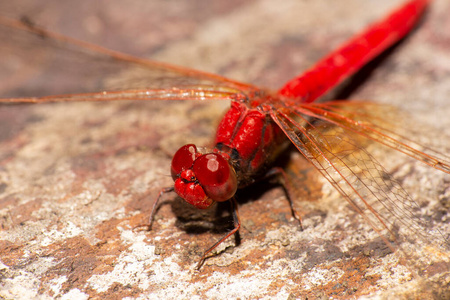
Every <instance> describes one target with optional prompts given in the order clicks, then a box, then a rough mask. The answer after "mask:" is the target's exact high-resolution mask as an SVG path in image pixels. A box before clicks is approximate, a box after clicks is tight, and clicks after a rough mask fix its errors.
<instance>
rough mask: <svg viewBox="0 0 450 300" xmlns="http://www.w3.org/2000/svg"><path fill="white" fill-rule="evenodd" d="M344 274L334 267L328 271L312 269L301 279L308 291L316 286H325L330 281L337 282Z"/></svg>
mask: <svg viewBox="0 0 450 300" xmlns="http://www.w3.org/2000/svg"><path fill="white" fill-rule="evenodd" d="M344 274H345V272H344V271H343V270H341V269H339V268H336V267H333V268H331V269H329V270H327V269H321V268H314V269H312V270H310V271H309V272H308V276H305V277H304V278H303V280H302V284H303V287H304V288H305V289H307V290H309V289H312V288H315V287H317V286H322V285H326V284H328V283H330V282H332V281H337V280H339V278H340V277H342V276H343V275H344Z"/></svg>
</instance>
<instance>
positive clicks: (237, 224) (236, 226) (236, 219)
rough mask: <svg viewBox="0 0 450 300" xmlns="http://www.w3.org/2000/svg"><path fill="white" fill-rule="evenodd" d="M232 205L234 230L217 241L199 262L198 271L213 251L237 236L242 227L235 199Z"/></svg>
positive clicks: (231, 201) (231, 200) (232, 199)
mask: <svg viewBox="0 0 450 300" xmlns="http://www.w3.org/2000/svg"><path fill="white" fill-rule="evenodd" d="M230 203H231V213H232V215H233V225H234V228H233V229H232V230H231V231H230V232H228V233H227V234H226V235H225V236H224V237H222V238H221V239H220V240H219V241H217V242H216V243H215V244H214V245H212V246H211V247H209V248H208V250H206V251H205V252H204V253H203V255H202V257H201V259H200V261H199V262H198V264H197V266H196V267H195V268H196V269H197V270H199V269H200V268H201V267H202V265H203V263H204V262H205V259H206V256H207V255H208V254H209V253H210V252H211V251H212V250H214V249H215V248H216V247H217V246H219V245H220V244H221V243H222V242H223V241H225V240H226V239H227V238H229V237H230V236H232V235H233V234H235V233H236V232H237V231H238V230H239V228H240V227H241V221H240V220H239V212H238V208H237V202H236V199H235V198H234V197H233V198H231V199H230Z"/></svg>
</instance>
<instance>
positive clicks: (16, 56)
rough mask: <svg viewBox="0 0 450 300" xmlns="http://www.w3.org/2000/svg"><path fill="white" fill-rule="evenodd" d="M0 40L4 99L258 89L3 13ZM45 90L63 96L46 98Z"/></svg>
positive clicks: (224, 93) (204, 94) (188, 95)
mask: <svg viewBox="0 0 450 300" xmlns="http://www.w3.org/2000/svg"><path fill="white" fill-rule="evenodd" d="M0 39H1V41H2V43H1V44H0V55H2V60H1V64H2V68H4V70H7V72H4V73H6V74H7V75H6V76H5V77H4V78H1V83H0V92H1V93H2V97H3V98H11V97H19V98H21V99H17V100H15V101H16V102H18V101H20V102H48V101H80V100H82V101H88V100H89V101H99V100H116V99H138V100H155V99H158V100H161V99H167V100H171V99H198V100H205V99H230V98H239V96H233V97H231V95H241V96H242V95H244V94H247V93H250V92H251V91H256V90H257V88H256V87H254V86H251V85H248V84H244V83H240V82H237V81H233V80H230V79H227V78H225V77H221V76H219V75H214V74H209V73H206V72H201V71H196V70H191V69H188V68H183V67H176V66H172V65H169V64H164V63H159V62H154V61H150V60H146V59H140V58H136V57H133V56H130V55H126V54H123V53H120V52H116V51H112V50H108V49H105V48H102V47H99V46H96V45H92V44H89V43H85V42H82V41H79V40H75V39H72V38H69V37H65V36H62V35H59V34H57V33H54V32H50V31H46V30H44V29H42V28H39V27H36V26H34V25H31V24H27V23H23V22H20V21H17V20H12V19H8V18H5V17H0ZM174 87H176V88H174ZM49 91H51V94H63V96H60V97H46V96H47V95H48V94H49ZM75 93H82V94H81V95H78V94H75ZM27 98H31V99H28V100H27ZM2 101H3V102H12V101H13V100H11V99H5V100H2Z"/></svg>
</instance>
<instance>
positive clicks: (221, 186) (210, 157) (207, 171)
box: [192, 153, 237, 202]
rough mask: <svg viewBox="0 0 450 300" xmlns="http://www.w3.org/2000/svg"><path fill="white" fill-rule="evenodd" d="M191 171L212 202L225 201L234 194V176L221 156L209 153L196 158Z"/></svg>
mask: <svg viewBox="0 0 450 300" xmlns="http://www.w3.org/2000/svg"><path fill="white" fill-rule="evenodd" d="M192 170H193V171H194V173H195V176H196V177H197V180H198V182H199V183H200V185H201V186H202V187H203V189H204V191H205V193H206V195H207V196H208V197H210V198H211V199H213V200H214V201H218V202H221V201H226V200H228V199H230V198H231V197H233V196H234V194H235V193H236V190H237V179H236V174H235V172H234V169H233V168H232V167H231V166H230V164H229V163H228V161H227V160H226V159H224V158H223V157H222V156H221V155H219V154H216V153H209V154H205V155H202V156H200V157H198V158H197V159H196V160H195V161H194V165H193V166H192Z"/></svg>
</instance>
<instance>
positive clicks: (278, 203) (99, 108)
mask: <svg viewBox="0 0 450 300" xmlns="http://www.w3.org/2000/svg"><path fill="white" fill-rule="evenodd" d="M20 2H23V3H22V4H21V5H20V6H19V5H18V4H17V3H18V2H17V1H13V2H12V1H11V3H9V2H8V3H5V4H0V5H1V6H0V11H2V13H3V12H6V13H8V14H10V15H12V16H16V17H23V16H27V17H29V18H30V19H31V20H33V21H34V22H36V23H37V24H42V25H44V26H45V27H47V28H49V29H52V30H54V31H58V32H60V33H63V34H67V35H70V36H74V37H77V38H81V39H83V40H87V41H91V42H94V43H97V44H100V45H103V46H106V47H108V48H113V49H117V50H121V51H124V52H128V53H131V54H135V55H140V56H146V57H151V58H153V59H157V60H162V61H167V62H171V63H174V64H180V65H184V66H188V67H192V68H196V69H202V70H206V71H210V72H214V73H220V74H222V75H225V76H227V77H230V78H234V79H238V80H242V81H244V82H251V83H255V84H258V85H262V86H268V87H271V88H276V87H279V86H280V85H281V84H283V82H284V81H286V80H288V79H289V78H291V77H292V76H294V75H296V74H298V73H300V72H301V71H302V70H304V69H305V68H307V67H308V66H310V65H311V64H312V63H313V62H314V61H316V60H317V59H318V58H320V57H321V56H322V55H324V54H326V53H327V52H328V51H330V50H331V49H333V48H334V47H335V46H337V45H338V44H339V43H340V42H342V41H344V40H345V39H346V38H347V37H349V36H350V35H351V34H353V33H355V32H356V31H357V30H359V29H361V28H362V27H363V26H364V25H366V24H368V23H369V22H370V21H371V20H374V18H375V17H377V16H381V15H383V13H385V12H386V11H387V10H388V9H389V7H392V3H391V2H392V1H387V0H386V1H377V2H376V3H375V2H374V1H356V0H353V1H352V0H345V1H344V0H342V1H339V5H338V4H335V3H331V2H330V1H322V0H319V1H283V2H282V3H276V2H275V1H256V0H255V1H238V0H235V1H189V2H182V3H181V2H179V1H137V0H136V1H131V2H130V1H127V2H124V1H95V2H91V1H85V2H82V4H80V2H79V1H77V2H74V1H67V3H64V2H63V1H51V2H50V1H47V2H48V3H49V4H46V6H45V7H38V8H37V9H36V8H35V7H34V6H36V4H35V1H20ZM13 3H14V4H13ZM449 9H450V5H449V4H448V3H447V1H445V0H439V1H435V3H434V5H433V7H432V9H431V10H430V11H429V13H428V14H427V16H426V18H425V20H424V22H423V24H422V25H421V26H420V27H419V28H418V29H417V30H416V32H415V33H414V34H413V35H411V36H410V37H409V38H408V39H407V40H405V41H404V42H403V43H402V44H401V45H400V46H399V47H397V48H396V49H395V51H394V52H393V53H391V55H389V56H388V57H387V58H386V59H385V60H384V61H383V62H382V63H380V64H379V65H378V66H377V68H375V69H374V72H373V73H372V74H370V76H369V77H368V78H366V80H365V81H363V83H362V84H361V85H359V86H358V88H357V89H355V90H353V93H351V95H350V96H351V98H355V99H370V100H373V101H375V102H380V103H389V104H394V105H396V106H399V107H400V108H401V109H402V110H407V111H409V112H410V113H411V114H412V115H413V116H414V118H415V119H417V120H419V121H420V122H421V123H422V124H425V125H426V126H431V127H433V128H435V130H434V131H429V132H425V134H424V135H422V136H421V137H419V136H418V137H417V138H421V140H423V141H424V142H425V143H427V140H430V141H432V142H433V143H434V144H435V145H436V146H437V147H438V149H439V150H441V151H442V152H443V153H447V154H448V153H450V151H449V149H450V144H448V143H449V142H448V141H449V140H448V139H442V138H441V137H442V133H443V132H445V131H447V134H448V128H449V126H450V118H448V116H449V115H450V105H449V101H448V97H449V95H450V93H449V86H450V85H449V84H448V82H449V80H450V56H449V54H448V53H449V48H450V36H449V32H450V21H449V18H448V11H449ZM27 51H33V49H28V50H27ZM32 53H33V52H31V53H30V54H29V57H33V58H36V59H38V58H39V57H38V55H37V54H36V55H33V54H32ZM46 63H47V62H46V61H42V62H40V64H37V65H36V66H37V67H34V66H28V68H24V69H25V70H26V71H24V72H23V73H21V76H17V77H14V76H12V77H11V76H10V74H5V73H4V71H3V72H2V71H1V70H0V76H1V77H0V78H5V79H4V80H2V82H0V91H1V92H2V95H10V94H11V93H13V92H14V93H16V95H18V94H19V93H20V94H26V93H30V94H32V93H35V95H38V94H49V93H50V94H51V93H56V92H58V91H59V90H58V89H59V88H60V87H61V86H69V87H71V88H72V89H73V90H75V91H76V90H77V89H78V88H79V90H84V88H85V85H90V84H95V82H94V83H92V78H90V77H89V76H88V75H89V74H85V76H84V77H83V76H80V77H79V78H72V77H71V78H70V80H72V79H73V80H75V81H73V82H68V79H67V78H51V79H48V78H49V77H46V76H47V74H48V73H46V72H44V69H43V67H42V69H40V68H39V66H40V65H41V66H42V65H44V64H46ZM77 65H78V68H79V70H78V71H75V73H76V74H82V73H83V72H82V71H83V65H82V64H81V63H80V64H77V63H74V64H71V66H73V67H76V66H77ZM62 67H63V66H61V65H56V66H49V67H48V68H49V70H50V72H51V70H52V68H62ZM115 75H116V74H107V75H105V76H111V77H114V76H115ZM88 80H90V81H88ZM25 86H28V87H30V86H32V88H31V89H29V90H27V89H25V88H23V87H25ZM51 87H54V89H51ZM11 91H13V92H11ZM227 105H228V103H217V102H216V103H212V104H204V103H178V102H171V103H167V102H164V103H136V102H115V103H70V104H68V103H62V104H61V103H59V104H48V105H15V106H4V105H3V106H0V124H1V125H0V225H1V232H0V253H1V257H0V272H1V277H0V287H1V289H0V296H1V297H4V298H7V299H8V298H15V299H17V298H22V299H31V298H37V297H42V299H46V298H55V297H61V298H62V299H83V298H84V299H87V298H89V297H92V298H122V297H131V298H150V299H205V298H211V299H233V298H240V299H254V298H277V299H296V298H299V299H305V298H308V299H327V298H340V299H346V298H359V297H361V296H372V297H381V298H383V297H386V298H399V297H404V298H407V297H410V298H429V297H439V296H440V297H442V298H445V297H450V296H449V294H448V289H449V284H450V279H449V277H448V268H449V262H448V257H442V259H441V261H440V262H437V263H436V264H434V265H433V266H432V267H431V268H429V269H427V270H426V272H427V273H428V274H429V277H431V279H429V281H428V282H424V281H422V280H419V279H416V278H414V277H413V275H412V273H411V267H410V266H409V267H408V265H409V264H408V263H407V262H405V261H404V260H400V261H399V260H398V256H397V255H395V254H392V253H390V251H389V248H387V246H386V245H385V244H384V243H383V241H382V240H381V239H379V238H378V237H377V235H376V233H374V232H373V231H372V230H371V229H370V226H369V225H367V224H366V223H364V221H363V220H362V219H361V218H359V216H358V214H357V213H356V212H354V211H352V210H351V208H350V207H349V205H348V204H347V203H346V202H345V200H343V199H342V198H341V197H340V195H339V194H338V193H336V192H335V191H334V190H332V188H331V187H329V186H328V185H327V184H324V183H323V180H322V179H320V177H319V176H318V175H317V174H315V172H314V171H312V170H311V169H310V168H308V167H307V166H303V164H302V168H303V169H302V170H303V172H302V173H301V174H304V178H299V179H298V181H296V183H297V182H299V184H300V185H301V189H300V190H301V191H299V195H301V196H300V197H299V198H298V199H296V200H295V201H294V203H295V205H296V207H298V210H299V211H300V212H301V214H302V216H303V225H304V231H299V230H298V227H297V226H296V224H295V222H293V220H292V217H291V214H290V210H289V206H288V205H287V202H286V200H285V199H284V194H283V192H282V190H281V189H279V188H276V187H274V188H267V184H257V185H256V186H254V187H251V188H248V189H246V190H245V191H243V192H242V193H241V194H240V195H239V203H240V207H239V212H240V217H241V219H242V222H243V227H244V228H243V229H242V230H241V233H240V237H241V239H242V241H241V243H240V245H239V246H237V247H235V243H234V239H233V238H231V239H229V240H228V241H227V242H225V243H224V245H221V246H220V247H219V249H218V251H217V252H216V253H217V255H214V256H213V257H211V258H209V259H207V260H206V263H205V265H204V266H203V268H202V269H201V270H200V271H195V270H194V267H195V265H196V263H197V261H198V259H199V257H200V255H201V254H202V252H203V251H204V249H206V248H207V247H208V246H210V245H211V243H212V241H215V240H216V239H218V238H219V237H220V236H221V235H224V234H225V232H226V231H227V230H229V228H230V226H232V224H231V219H230V218H229V214H228V210H227V209H228V205H227V203H225V204H224V205H220V206H217V207H214V208H213V209H211V210H208V211H196V210H195V209H192V208H191V207H188V206H187V205H186V204H184V203H182V202H181V201H180V199H178V198H177V197H176V196H175V195H167V196H166V197H165V199H166V200H167V201H166V202H164V203H165V204H163V205H161V208H160V209H159V211H158V214H157V216H156V222H155V224H154V226H153V231H150V232H148V231H139V230H133V227H135V226H137V225H140V224H144V223H146V222H147V219H148V216H149V212H150V209H151V207H152V204H153V201H154V199H155V197H156V195H157V193H158V191H159V190H160V189H161V188H162V187H165V186H169V185H170V184H171V179H170V176H169V164H170V155H171V154H172V153H173V152H174V151H176V150H177V149H178V147H179V146H181V145H183V144H184V143H187V142H194V143H196V144H199V145H209V144H210V142H211V137H212V135H213V133H214V128H215V126H216V124H217V122H218V120H219V118H220V116H221V114H222V113H223V112H224V111H225V109H226V107H227ZM423 128H425V126H424V127H423ZM427 128H428V127H427ZM387 162H388V165H386V167H387V168H388V169H389V170H391V171H392V172H393V174H394V175H393V176H395V177H396V178H397V179H398V180H400V181H401V182H402V183H403V184H404V187H405V188H406V189H407V191H408V192H409V193H410V194H411V195H412V196H413V197H414V198H415V199H417V201H418V202H419V203H420V204H422V205H423V207H424V209H426V210H428V214H429V215H430V216H432V221H433V222H435V224H436V226H440V227H441V228H442V229H441V230H443V231H444V234H448V230H449V224H448V223H449V216H448V209H449V207H450V204H449V195H450V177H449V176H448V175H445V174H442V173H440V172H436V171H433V170H430V168H427V167H423V166H422V165H421V164H419V163H417V162H415V161H413V160H411V159H403V160H391V161H389V160H388V161H387ZM305 199H306V201H302V200H305ZM424 255H426V253H425V254H424ZM446 272H447V273H446Z"/></svg>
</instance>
